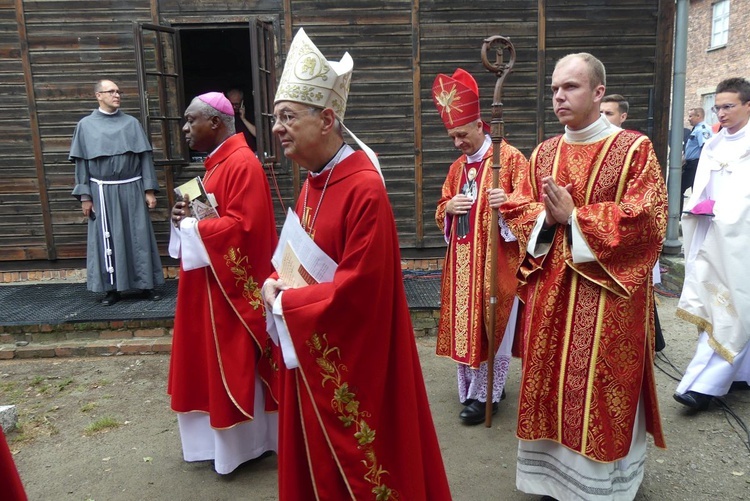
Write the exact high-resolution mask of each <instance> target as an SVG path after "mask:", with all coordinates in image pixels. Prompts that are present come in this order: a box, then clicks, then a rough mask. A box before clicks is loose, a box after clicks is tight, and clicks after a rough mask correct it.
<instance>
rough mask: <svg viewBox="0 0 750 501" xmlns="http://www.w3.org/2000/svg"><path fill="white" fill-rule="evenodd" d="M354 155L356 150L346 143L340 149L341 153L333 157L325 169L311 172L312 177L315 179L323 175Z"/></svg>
mask: <svg viewBox="0 0 750 501" xmlns="http://www.w3.org/2000/svg"><path fill="white" fill-rule="evenodd" d="M353 153H354V148H352V147H351V146H349V145H348V144H346V143H344V145H343V146H342V147H341V148H339V151H338V152H337V153H336V155H334V156H333V158H332V159H331V160H330V161H329V162H328V163H327V164H326V166H325V167H323V168H322V169H320V170H319V171H318V172H313V171H310V176H311V177H315V176H319V175H321V174H323V173H324V172H325V171H328V170H331V169H333V167H334V166H335V165H336V164H337V163H339V162H341V161H342V160H343V159H345V158H346V157H348V156H349V155H351V154H353Z"/></svg>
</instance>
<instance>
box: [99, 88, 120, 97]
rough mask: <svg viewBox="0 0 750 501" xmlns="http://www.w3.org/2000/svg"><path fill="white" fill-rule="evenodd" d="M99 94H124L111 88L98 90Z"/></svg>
mask: <svg viewBox="0 0 750 501" xmlns="http://www.w3.org/2000/svg"><path fill="white" fill-rule="evenodd" d="M99 94H109V95H110V96H114V95H115V94H117V95H118V96H120V97H122V96H124V95H125V94H123V93H122V91H121V90H116V89H111V90H100V91H99Z"/></svg>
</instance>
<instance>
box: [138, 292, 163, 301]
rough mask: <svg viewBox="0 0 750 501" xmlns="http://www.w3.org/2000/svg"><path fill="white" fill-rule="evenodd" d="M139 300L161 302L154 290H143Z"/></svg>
mask: <svg viewBox="0 0 750 501" xmlns="http://www.w3.org/2000/svg"><path fill="white" fill-rule="evenodd" d="M141 299H148V300H149V301H161V294H159V292H157V291H155V290H154V289H143V290H142V291H141Z"/></svg>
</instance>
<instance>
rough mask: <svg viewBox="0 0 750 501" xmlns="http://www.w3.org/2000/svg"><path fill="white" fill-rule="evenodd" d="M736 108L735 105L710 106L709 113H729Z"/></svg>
mask: <svg viewBox="0 0 750 501" xmlns="http://www.w3.org/2000/svg"><path fill="white" fill-rule="evenodd" d="M736 106H737V103H732V104H723V105H721V106H711V111H713V112H714V113H716V114H717V115H718V114H719V112H720V111H729V110H731V109H733V108H735V107H736Z"/></svg>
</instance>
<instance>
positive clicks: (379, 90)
mask: <svg viewBox="0 0 750 501" xmlns="http://www.w3.org/2000/svg"><path fill="white" fill-rule="evenodd" d="M322 4H327V5H330V6H331V7H330V8H323V7H322ZM285 14H286V16H285V18H286V19H287V20H288V19H292V23H291V26H290V27H291V28H292V30H291V31H292V33H296V32H297V29H298V28H299V27H304V28H305V31H306V32H307V34H308V35H309V36H310V38H311V39H312V40H313V42H315V44H316V45H317V46H318V48H319V49H320V50H321V52H323V54H324V55H325V56H326V57H327V58H329V59H333V60H339V59H340V58H341V56H342V55H343V54H344V52H345V51H348V52H349V54H350V55H351V56H352V58H353V59H354V72H353V74H352V82H351V87H350V91H349V100H348V103H347V108H346V120H345V121H346V126H347V127H348V128H349V129H350V130H351V131H352V132H354V133H355V134H356V135H357V137H359V138H360V139H361V140H362V141H364V142H365V143H367V145H368V146H370V147H371V148H372V149H373V150H374V151H375V152H376V153H377V154H378V158H379V160H380V165H381V168H382V170H383V175H384V176H385V179H386V185H387V188H388V193H389V195H390V199H391V204H392V206H393V212H394V215H395V218H396V226H397V229H398V233H399V241H400V244H401V247H414V246H415V244H416V239H417V235H416V231H415V214H414V212H415V197H416V190H417V187H416V183H415V176H414V174H415V162H414V158H415V128H414V99H413V95H414V84H413V75H414V72H415V69H414V61H413V48H412V45H413V37H412V32H413V28H412V2H411V1H406V0H390V1H373V0H353V1H349V2H346V3H341V2H334V1H331V2H321V1H316V0H309V1H296V0H295V1H292V2H291V12H286V13H285ZM285 42H286V41H285ZM287 45H288V43H285V45H284V47H285V49H286V46H287ZM303 174H304V171H303Z"/></svg>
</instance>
